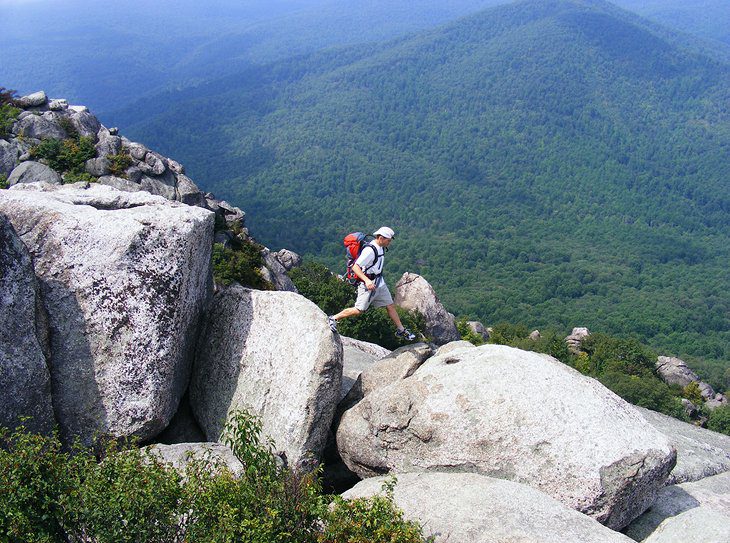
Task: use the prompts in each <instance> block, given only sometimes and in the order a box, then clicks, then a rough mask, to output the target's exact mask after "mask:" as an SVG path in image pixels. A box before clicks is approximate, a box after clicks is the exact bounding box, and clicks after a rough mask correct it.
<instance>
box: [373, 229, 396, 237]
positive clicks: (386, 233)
mask: <svg viewBox="0 0 730 543" xmlns="http://www.w3.org/2000/svg"><path fill="white" fill-rule="evenodd" d="M373 236H375V237H378V236H383V237H384V238H388V239H391V238H394V237H395V232H393V229H392V228H388V227H387V226H381V227H380V228H378V229H377V230H376V231H375V232H373Z"/></svg>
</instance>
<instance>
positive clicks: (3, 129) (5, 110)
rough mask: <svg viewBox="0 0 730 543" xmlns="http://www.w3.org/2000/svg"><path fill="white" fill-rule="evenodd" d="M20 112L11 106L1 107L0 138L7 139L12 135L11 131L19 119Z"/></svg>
mask: <svg viewBox="0 0 730 543" xmlns="http://www.w3.org/2000/svg"><path fill="white" fill-rule="evenodd" d="M19 114H20V110H19V109H18V108H17V107H13V106H11V105H9V104H4V105H2V106H0V138H7V137H8V136H9V135H10V129H11V128H13V123H14V122H15V120H16V119H17V118H18V115H19Z"/></svg>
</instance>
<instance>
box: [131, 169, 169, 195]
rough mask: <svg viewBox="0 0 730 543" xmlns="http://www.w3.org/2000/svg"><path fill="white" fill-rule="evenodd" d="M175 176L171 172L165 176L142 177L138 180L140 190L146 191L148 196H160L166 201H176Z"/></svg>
mask: <svg viewBox="0 0 730 543" xmlns="http://www.w3.org/2000/svg"><path fill="white" fill-rule="evenodd" d="M176 183H177V181H176V180H175V175H174V174H173V173H172V172H166V175H162V176H157V177H150V176H149V175H143V176H142V177H141V179H140V180H139V184H140V187H141V188H142V190H146V191H147V192H149V193H150V194H155V195H157V196H162V197H163V198H166V199H168V200H175V199H176V192H175V184H176Z"/></svg>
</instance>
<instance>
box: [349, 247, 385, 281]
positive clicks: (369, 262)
mask: <svg viewBox="0 0 730 543" xmlns="http://www.w3.org/2000/svg"><path fill="white" fill-rule="evenodd" d="M375 251H377V252H378V261H377V262H376V263H375V266H373V262H375ZM384 253H385V251H384V250H383V248H382V247H380V246H379V245H378V244H376V243H369V244H368V245H366V246H365V247H363V248H362V252H361V253H360V256H358V257H357V260H355V264H357V265H358V266H360V267H361V268H362V271H364V272H365V273H366V274H368V275H370V274H373V273H374V274H376V275H379V274H381V273H383V264H384V262H385V257H384V256H383V255H384ZM370 266H373V267H372V268H370V269H368V268H369V267H370Z"/></svg>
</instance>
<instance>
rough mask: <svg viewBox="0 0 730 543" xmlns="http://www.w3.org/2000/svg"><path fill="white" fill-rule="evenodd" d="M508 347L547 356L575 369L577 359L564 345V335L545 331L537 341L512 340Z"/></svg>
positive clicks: (527, 339) (528, 339) (526, 339)
mask: <svg viewBox="0 0 730 543" xmlns="http://www.w3.org/2000/svg"><path fill="white" fill-rule="evenodd" d="M510 345H511V346H512V347H517V348H518V349H523V350H525V351H533V352H536V353H545V354H549V355H550V356H552V357H554V358H557V359H558V360H560V361H561V362H562V363H563V364H567V365H568V366H572V367H576V363H577V358H576V356H575V355H574V354H573V353H571V352H570V350H569V349H568V345H567V344H566V343H565V334H559V333H558V332H555V331H547V332H543V333H542V334H541V336H540V337H539V338H538V339H530V338H524V339H519V340H513V341H512V342H510Z"/></svg>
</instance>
